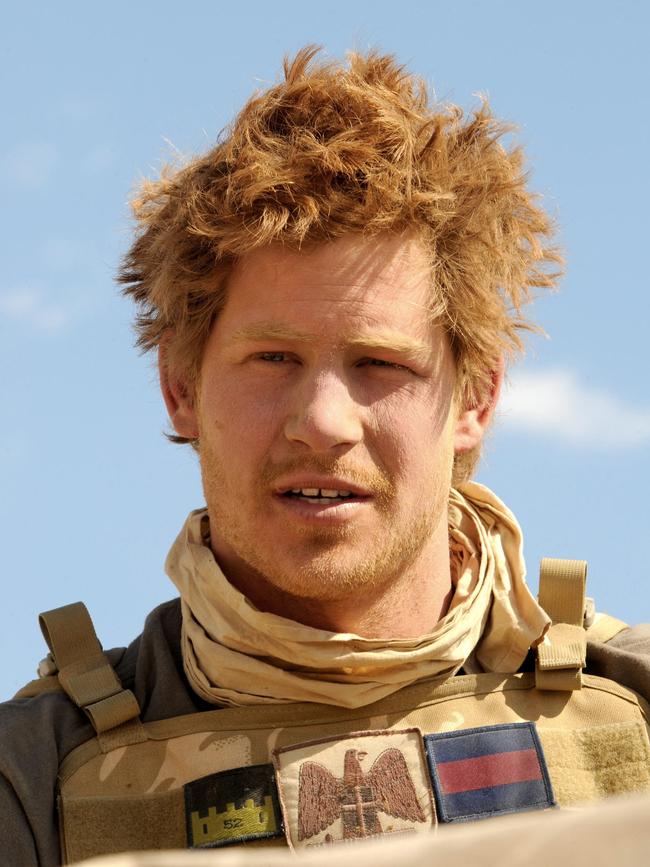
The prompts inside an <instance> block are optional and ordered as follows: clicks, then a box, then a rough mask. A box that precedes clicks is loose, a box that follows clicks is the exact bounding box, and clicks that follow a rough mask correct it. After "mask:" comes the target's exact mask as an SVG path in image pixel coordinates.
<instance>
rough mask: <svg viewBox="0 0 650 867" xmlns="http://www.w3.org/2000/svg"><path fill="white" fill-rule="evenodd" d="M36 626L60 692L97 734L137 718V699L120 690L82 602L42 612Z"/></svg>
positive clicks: (120, 685) (120, 686) (127, 690)
mask: <svg viewBox="0 0 650 867" xmlns="http://www.w3.org/2000/svg"><path fill="white" fill-rule="evenodd" d="M39 622H40V625H41V631H42V632H43V637H44V638H45V641H46V642H47V645H48V647H49V648H50V652H51V654H52V657H53V659H54V663H55V665H56V667H57V668H58V677H59V683H60V684H61V687H62V689H63V690H64V691H65V692H66V693H67V695H68V696H69V697H70V698H71V699H72V701H73V702H74V703H75V704H76V705H77V707H80V708H82V709H83V710H84V711H85V712H86V714H87V716H88V718H89V719H90V722H91V723H92V725H93V728H94V729H95V731H96V732H97V733H98V734H101V733H102V732H107V731H109V730H110V729H113V728H115V727H116V726H119V725H122V724H123V723H125V722H127V721H128V720H133V719H136V718H137V717H138V716H139V714H140V708H139V706H138V702H137V699H136V697H135V696H134V695H133V693H132V692H131V690H130V689H124V688H123V687H122V684H121V682H120V680H119V678H118V676H117V674H116V673H115V671H114V669H113V666H112V665H111V663H110V662H109V660H108V657H107V656H106V654H105V653H104V651H103V650H102V646H101V644H100V643H99V639H98V638H97V634H96V633H95V628H94V626H93V623H92V620H91V619H90V615H89V614H88V610H87V608H86V606H85V605H84V604H83V602H74V603H72V604H71V605H64V606H62V607H61V608H55V609H53V610H52V611H45V612H44V613H43V614H41V615H40V616H39Z"/></svg>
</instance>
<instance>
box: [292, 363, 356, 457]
mask: <svg viewBox="0 0 650 867" xmlns="http://www.w3.org/2000/svg"><path fill="white" fill-rule="evenodd" d="M362 409H363V408H362V407H361V406H360V405H359V404H358V403H357V402H356V401H355V400H354V398H353V396H352V395H351V394H350V389H349V387H348V384H347V383H346V382H345V380H344V379H343V377H342V376H341V375H339V374H338V373H336V372H334V371H327V372H320V373H317V374H314V375H313V376H305V377H304V378H303V379H302V381H301V382H300V384H299V385H298V386H297V388H296V392H295V394H294V396H293V401H292V406H291V408H290V411H289V413H288V416H287V421H286V424H285V436H286V438H287V439H288V440H289V442H293V443H303V444H304V445H306V446H308V447H309V448H310V449H311V450H312V451H313V452H318V453H325V452H330V451H332V450H334V451H337V450H341V449H342V448H345V447H349V446H352V445H354V444H355V443H358V442H359V441H360V440H361V439H362V437H363V424H362V418H361V412H362Z"/></svg>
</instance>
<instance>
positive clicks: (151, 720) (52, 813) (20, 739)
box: [0, 599, 650, 867]
mask: <svg viewBox="0 0 650 867" xmlns="http://www.w3.org/2000/svg"><path fill="white" fill-rule="evenodd" d="M181 620H182V618H181V607H180V600H179V599H174V600H172V601H170V602H167V603H165V604H163V605H161V606H159V607H158V608H156V609H155V610H154V611H152V612H151V614H150V615H149V616H148V618H147V620H146V624H145V627H144V631H143V633H142V635H140V636H138V637H137V638H136V639H135V641H133V642H132V643H131V644H130V646H129V647H128V649H126V650H124V649H121V650H120V649H114V650H108V651H107V655H108V656H109V658H110V660H111V662H112V663H113V665H115V667H116V670H117V673H118V676H119V678H120V680H121V682H122V683H123V685H124V687H125V688H129V689H132V690H133V692H134V694H135V696H136V698H137V700H138V703H139V705H140V707H141V708H142V720H143V722H144V723H145V724H146V725H145V730H147V731H149V732H152V731H155V732H156V733H157V734H159V727H161V726H166V725H168V724H172V723H173V721H174V720H173V718H181V717H187V716H190V715H193V714H195V715H198V717H197V718H198V719H199V720H200V721H201V722H200V726H199V728H201V727H202V726H203V722H202V720H203V719H204V718H205V717H203V715H202V712H205V711H211V712H213V713H217V714H218V713H221V712H224V711H216V710H215V709H214V706H210V705H208V704H206V703H204V702H202V701H201V699H200V698H199V697H198V696H197V695H196V694H195V693H194V692H193V691H192V689H191V688H190V686H189V684H188V683H187V679H186V678H185V675H184V672H183V659H182V654H181V649H180V634H181ZM587 672H588V673H591V674H598V675H600V676H601V677H603V678H607V679H610V680H614V681H617V683H618V684H620V685H624V686H627V687H629V688H630V689H633V690H636V691H637V693H639V694H640V695H642V696H645V698H646V699H648V700H650V626H636V627H633V628H631V629H624V630H623V631H621V632H620V633H619V634H618V635H616V637H615V638H614V639H612V640H611V641H610V642H609V643H608V644H600V643H598V642H590V643H589V644H588V647H587ZM518 694H519V693H518V692H512V691H511V692H510V695H511V696H514V697H515V698H516V696H517V695H518ZM398 695H399V694H396V696H395V699H397V698H398ZM558 698H559V697H556V701H557V700H558ZM391 700H392V699H391ZM502 700H503V701H504V702H505V697H504V698H503V699H502ZM480 701H482V699H481V698H480V697H479V698H478V702H480ZM287 710H288V709H287V708H286V707H285V708H284V710H283V713H285V714H286V713H287ZM315 710H318V711H319V712H322V708H320V709H319V708H315ZM537 710H538V709H537V708H536V707H535V706H532V712H533V713H536V712H537ZM335 711H336V709H335ZM551 711H552V708H551ZM225 712H226V713H228V714H230V713H233V712H240V711H237V709H235V710H234V711H230V710H228V711H225ZM241 712H243V711H241ZM338 713H343V711H342V710H340V709H339V710H338ZM348 713H350V712H349V711H348ZM315 717H316V714H315ZM315 717H314V718H315ZM534 718H535V717H533V719H534ZM444 721H445V720H444V719H443V722H444ZM449 721H451V722H454V718H453V717H452V718H451V720H449V719H447V722H449ZM229 724H232V720H231V722H230V723H229ZM468 724H469V721H468ZM194 732H195V733H194V735H192V734H190V735H189V736H190V737H194V738H195V744H196V746H193V747H191V749H189V750H188V752H187V755H189V756H192V757H193V756H195V755H196V754H198V755H200V756H203V755H205V754H209V752H210V750H212V749H214V748H215V747H214V746H213V744H214V743H215V738H214V736H213V735H211V734H210V733H208V734H207V735H205V736H201V733H200V731H199V729H194ZM92 738H93V731H92V727H91V725H90V723H89V722H88V720H87V718H86V717H85V715H84V714H83V712H82V711H80V710H79V709H78V708H77V707H75V706H74V705H73V703H72V702H71V701H70V700H69V699H68V698H67V696H65V695H64V694H63V693H62V692H60V691H58V690H57V691H55V692H49V693H45V694H40V695H37V696H35V697H31V698H27V697H26V698H22V699H18V700H15V701H10V702H5V703H1V704H0V815H1V816H2V823H1V824H0V852H2V859H4V863H6V864H12V865H13V864H19V865H20V867H55V865H59V864H60V858H61V856H60V841H59V828H58V824H57V822H58V819H57V800H56V794H57V793H56V779H57V773H58V770H59V766H60V763H61V761H62V760H63V758H64V757H65V756H67V755H68V754H72V753H73V751H74V750H75V748H77V747H78V746H79V745H80V744H83V743H85V742H88V744H89V747H88V748H89V749H90V750H91V752H92V754H93V755H95V754H96V753H98V752H99V749H98V744H97V742H95V741H93V740H92ZM179 743H180V742H179ZM234 743H235V744H239V746H238V749H239V753H238V755H235V756H234V757H233V760H238V756H239V755H244V756H245V755H246V751H247V744H246V740H245V739H241V740H237V741H235V742H234ZM201 744H202V745H203V749H202V750H200V749H199V748H198V747H199V746H200V745H201ZM90 745H92V746H90ZM158 749H159V750H160V751H161V752H160V755H161V760H160V761H161V764H159V766H158V767H159V768H160V769H161V771H163V773H164V774H167V770H166V768H163V766H162V762H163V761H164V757H165V755H166V754H167V748H166V747H165V746H164V745H161V744H158ZM125 755H126V753H125ZM118 756H119V753H114V754H113V757H112V758H113V762H115V761H116V758H117V757H118ZM168 758H169V763H168V765H167V767H169V765H171V766H172V767H173V763H175V762H176V761H177V759H178V760H179V757H178V755H177V754H176V751H175V749H174V746H173V745H171V746H170V747H169V752H168ZM192 761H194V759H193V758H192ZM108 767H110V765H108V764H107V768H108ZM556 767H557V765H556ZM121 770H122V771H123V770H124V767H122V769H121ZM120 772H121V771H120ZM174 773H175V772H174V771H173V770H172V773H171V774H169V776H170V777H171V776H173V775H174ZM199 774H200V769H199V771H198V772H197V776H199ZM570 774H571V772H570V770H567V771H566V775H567V777H570ZM156 776H157V771H154V775H153V777H151V778H150V779H149V785H150V784H151V783H152V782H153V781H154V780H155V779H156ZM165 779H166V777H165V776H161V778H160V780H159V781H158V786H159V787H160V786H162V784H164V781H165ZM170 791H175V792H176V793H177V794H179V792H180V791H182V790H179V789H175V790H170ZM162 794H163V795H164V792H163V793H162ZM120 800H121V798H120ZM489 824H492V823H489ZM155 845H161V846H164V845H165V843H164V840H163V839H159V841H158V843H156V842H154V843H152V844H151V846H155ZM170 845H172V844H167V847H168V848H169V846H170ZM150 848H151V847H150ZM242 851H243V850H241V849H230V850H225V849H222V850H220V852H219V853H218V854H219V855H220V857H223V858H226V859H228V858H231V857H233V856H235V855H236V854H237V853H242ZM265 853H266V854H267V855H269V856H270V855H272V854H274V850H271V849H269V848H265ZM177 857H179V858H183V857H184V855H183V853H178V856H177ZM2 859H0V860H2Z"/></svg>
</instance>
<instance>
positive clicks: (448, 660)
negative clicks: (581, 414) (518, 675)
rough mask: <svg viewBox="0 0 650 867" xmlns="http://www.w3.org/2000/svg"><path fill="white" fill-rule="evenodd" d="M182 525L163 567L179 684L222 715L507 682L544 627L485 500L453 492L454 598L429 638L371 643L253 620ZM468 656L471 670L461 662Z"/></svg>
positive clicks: (191, 529)
mask: <svg viewBox="0 0 650 867" xmlns="http://www.w3.org/2000/svg"><path fill="white" fill-rule="evenodd" d="M204 514H205V510H200V511H196V512H193V513H191V515H190V516H189V518H188V520H187V522H186V524H185V526H184V527H183V530H182V531H181V533H180V535H179V537H178V539H177V540H176V542H175V543H174V545H173V547H172V549H171V551H170V553H169V556H168V558H167V562H166V570H167V574H168V575H169V577H170V578H171V580H172V581H173V582H174V584H175V585H176V586H177V588H178V590H179V591H180V594H181V603H182V611H183V632H182V650H183V661H184V667H185V673H186V675H187V678H188V680H189V682H190V684H191V685H192V687H193V689H194V690H195V692H196V693H197V694H198V695H200V696H201V698H203V699H204V700H205V701H208V702H210V703H213V704H220V705H234V706H237V705H256V704H263V703H269V704H277V703H278V702H293V701H310V702H318V703H322V704H327V705H337V706H340V707H349V708H355V707H362V706H365V705H368V704H371V703H372V702H375V701H378V700H380V699H382V698H385V697H386V696H388V695H390V694H391V693H394V692H396V691H397V690H399V689H401V688H403V687H404V686H407V685H409V684H411V683H414V682H415V681H418V680H422V679H423V678H431V677H443V676H444V677H449V676H451V675H453V674H455V673H456V672H457V671H458V670H459V669H460V668H461V666H462V665H464V664H465V665H466V668H469V669H470V670H474V671H498V672H514V671H517V669H518V668H519V667H520V666H521V664H522V662H523V661H524V659H525V657H526V654H527V653H528V650H529V649H530V647H531V646H534V645H535V644H537V643H538V642H539V641H540V640H541V639H542V637H543V635H544V633H545V631H546V630H547V628H548V627H549V625H550V619H549V618H548V616H547V615H546V614H545V612H544V611H543V609H542V608H541V607H540V606H539V605H538V603H537V602H536V601H535V599H534V597H533V596H532V594H531V592H530V590H529V589H528V587H527V585H526V583H525V565H524V560H523V554H522V534H521V529H520V527H519V525H518V523H517V521H516V519H515V517H514V515H513V514H512V513H511V512H510V511H509V509H507V508H506V506H505V505H504V504H503V503H502V502H501V501H500V500H499V499H498V497H496V496H495V495H494V494H493V493H492V492H491V491H489V490H488V489H487V488H485V487H483V486H482V485H479V484H476V483H473V482H468V483H466V484H465V485H463V486H462V487H461V488H460V489H459V490H452V491H451V495H450V503H449V537H450V557H451V572H452V580H453V583H454V596H453V598H452V601H451V604H450V607H449V611H448V613H447V614H446V615H445V617H443V618H442V620H441V621H440V622H439V623H438V624H437V625H436V626H435V627H434V629H433V631H432V632H430V633H429V634H427V635H423V636H419V637H417V638H415V639H382V638H379V639H369V638H362V637H360V636H358V635H349V634H338V633H333V632H327V631H325V630H320V629H313V628H311V627H309V626H305V625H303V624H301V623H297V622H295V621H292V620H288V619H286V618H284V617H279V616H277V615H274V614H268V613H265V612H262V611H258V610H257V609H256V608H255V607H254V606H253V605H252V604H251V603H250V602H249V601H248V600H247V599H246V598H245V597H244V596H243V595H242V594H241V593H239V591H237V590H236V589H235V588H234V587H233V586H232V585H231V584H229V583H228V581H227V579H226V577H225V576H224V574H223V572H222V571H221V569H220V568H219V566H218V564H217V562H216V560H215V558H214V556H213V554H212V552H211V551H210V549H209V548H208V547H207V546H206V545H205V544H204V540H203V537H202V533H201V521H202V518H203V516H204ZM470 656H471V659H469V657H470Z"/></svg>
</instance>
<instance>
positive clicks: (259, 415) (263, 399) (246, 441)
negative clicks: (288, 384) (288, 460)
mask: <svg viewBox="0 0 650 867" xmlns="http://www.w3.org/2000/svg"><path fill="white" fill-rule="evenodd" d="M281 414H282V408H281V405H280V401H279V400H278V399H277V398H276V397H275V396H274V394H273V392H272V391H271V390H268V389H264V388H260V387H259V384H257V385H256V386H252V385H251V384H250V383H246V382H245V381H244V382H241V381H237V380H234V379H229V380H216V379H215V380H207V381H206V382H205V383H204V387H203V388H202V390H201V419H202V424H203V428H204V434H205V435H207V436H208V437H210V439H212V440H213V441H215V442H219V443H221V444H222V448H223V451H222V453H223V454H237V453H240V452H243V451H247V452H248V453H249V455H250V454H252V452H253V451H254V450H255V445H256V444H257V445H258V446H259V447H260V448H262V447H263V446H264V445H265V444H268V442H269V440H270V439H271V438H272V437H273V436H274V435H275V432H276V430H277V428H278V425H279V422H280V418H281Z"/></svg>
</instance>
